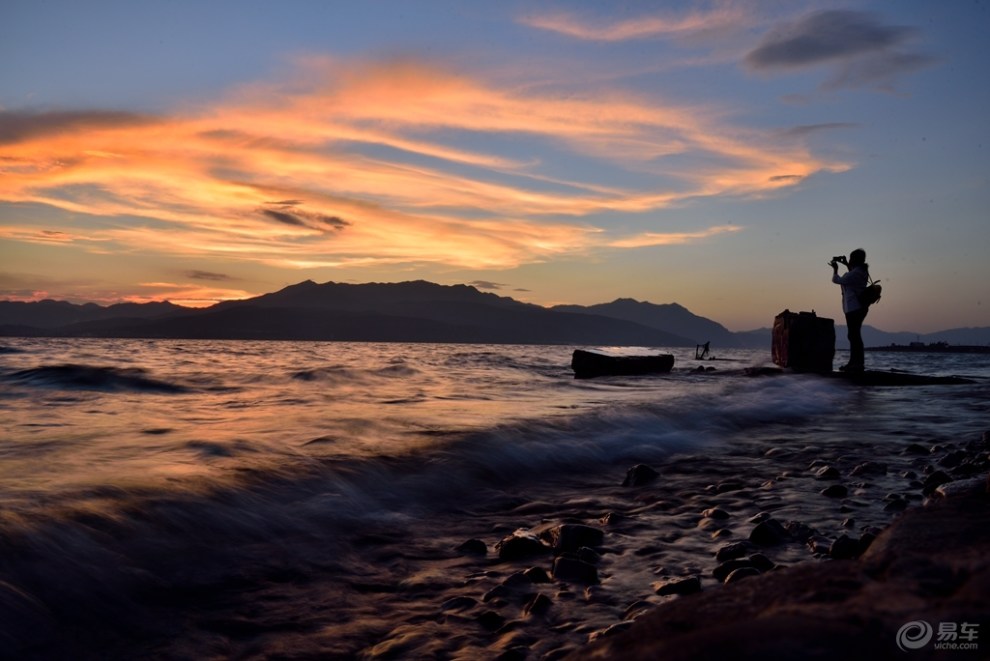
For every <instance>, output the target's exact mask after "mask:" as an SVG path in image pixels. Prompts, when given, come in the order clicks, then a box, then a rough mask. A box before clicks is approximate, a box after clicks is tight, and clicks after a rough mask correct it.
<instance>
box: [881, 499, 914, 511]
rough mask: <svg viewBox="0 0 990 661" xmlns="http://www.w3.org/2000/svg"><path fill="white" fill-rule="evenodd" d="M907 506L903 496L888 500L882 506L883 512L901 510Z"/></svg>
mask: <svg viewBox="0 0 990 661" xmlns="http://www.w3.org/2000/svg"><path fill="white" fill-rule="evenodd" d="M907 508H908V501H907V500H905V499H903V498H898V499H896V500H891V501H889V502H888V503H887V504H886V505H884V506H883V511H884V512H903V511H904V510H906V509H907Z"/></svg>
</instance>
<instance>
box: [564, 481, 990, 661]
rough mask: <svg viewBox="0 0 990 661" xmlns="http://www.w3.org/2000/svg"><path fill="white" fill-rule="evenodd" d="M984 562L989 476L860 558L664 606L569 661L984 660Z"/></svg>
mask: <svg viewBox="0 0 990 661" xmlns="http://www.w3.org/2000/svg"><path fill="white" fill-rule="evenodd" d="M988 557H990V476H980V477H977V478H973V479H969V480H964V481H962V482H954V483H947V484H946V485H944V486H941V487H939V488H937V489H936V490H935V492H933V494H932V498H931V499H930V500H929V501H927V502H926V504H925V506H924V507H920V508H912V509H909V510H907V511H905V512H904V513H903V514H902V515H901V516H900V517H898V518H897V519H896V520H895V521H894V522H893V523H892V524H891V525H890V526H889V527H888V528H887V529H885V530H884V531H883V532H882V533H881V534H880V535H879V537H878V538H877V539H876V540H875V541H874V542H873V543H872V544H871V545H870V547H869V548H868V549H867V550H866V551H865V553H863V555H862V556H861V557H859V558H850V559H843V560H837V561H833V562H826V563H803V564H800V565H798V566H794V567H790V568H788V569H784V570H781V571H779V572H774V573H769V574H766V575H762V576H755V577H752V578H751V579H749V580H747V581H745V582H738V583H736V584H733V585H726V586H724V587H723V588H722V589H721V590H718V591H711V592H707V593H704V594H698V595H695V596H693V597H687V598H683V599H679V600H677V601H673V602H671V603H668V604H665V605H663V606H660V607H658V608H656V609H655V610H654V611H652V612H650V613H648V614H646V615H644V616H643V617H641V618H639V619H638V620H637V621H636V622H635V624H633V625H632V626H631V627H630V628H629V630H628V631H626V632H623V633H619V634H618V635H616V636H614V637H609V638H606V639H603V640H600V641H597V642H594V643H592V644H591V645H589V646H588V647H587V648H585V649H582V650H579V651H577V652H575V653H574V654H573V655H571V656H569V657H568V658H569V659H573V660H574V661H578V660H585V661H590V660H593V659H617V658H621V659H632V660H636V659H644V660H646V659H657V658H663V659H671V660H673V661H677V660H680V659H684V660H688V659H696V658H707V657H717V658H723V657H724V658H734V659H754V660H755V659H761V660H762V659H772V658H803V659H836V658H842V657H843V656H844V655H845V656H848V657H849V658H868V657H869V658H878V659H883V658H911V659H930V658H985V654H986V648H987V646H988V645H990V641H988V637H987V633H986V632H987V629H988V625H990V603H988V602H987V600H986V594H987V591H988V588H990V562H988V561H987V558H988ZM907 654H910V656H907ZM943 655H944V656H943ZM960 655H961V656H960Z"/></svg>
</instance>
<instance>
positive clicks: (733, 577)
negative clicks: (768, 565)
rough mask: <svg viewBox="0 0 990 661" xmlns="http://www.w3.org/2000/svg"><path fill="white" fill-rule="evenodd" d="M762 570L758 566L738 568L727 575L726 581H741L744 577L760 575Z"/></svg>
mask: <svg viewBox="0 0 990 661" xmlns="http://www.w3.org/2000/svg"><path fill="white" fill-rule="evenodd" d="M759 575H760V570H759V569H757V568H756V567H740V568H739V569H736V570H735V571H733V572H732V573H731V574H729V575H728V576H726V577H725V582H726V583H735V582H736V581H741V580H742V579H744V578H749V577H751V576H759Z"/></svg>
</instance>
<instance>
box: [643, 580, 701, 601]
mask: <svg viewBox="0 0 990 661" xmlns="http://www.w3.org/2000/svg"><path fill="white" fill-rule="evenodd" d="M653 587H654V591H655V592H656V593H657V594H658V595H660V596H662V597H663V596H667V595H674V594H676V595H684V594H694V593H695V592H701V579H700V578H699V577H697V576H688V577H686V578H673V579H670V580H668V581H658V582H657V583H654V584H653Z"/></svg>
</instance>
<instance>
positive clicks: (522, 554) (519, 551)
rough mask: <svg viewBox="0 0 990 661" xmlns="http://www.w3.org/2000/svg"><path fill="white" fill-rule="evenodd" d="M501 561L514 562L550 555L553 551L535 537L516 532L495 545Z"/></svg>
mask: <svg viewBox="0 0 990 661" xmlns="http://www.w3.org/2000/svg"><path fill="white" fill-rule="evenodd" d="M495 550H496V551H498V557H499V560H506V561H509V562H511V561H514V560H524V559H526V558H532V557H534V556H540V555H548V554H549V553H550V552H551V551H552V550H553V549H551V548H550V547H549V546H547V545H546V544H544V543H543V542H541V541H540V540H539V539H537V538H536V536H534V535H530V534H528V533H523V532H520V531H516V532H515V533H513V534H511V535H509V536H508V537H506V538H504V539H503V540H502V541H500V542H499V543H498V544H496V545H495Z"/></svg>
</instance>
